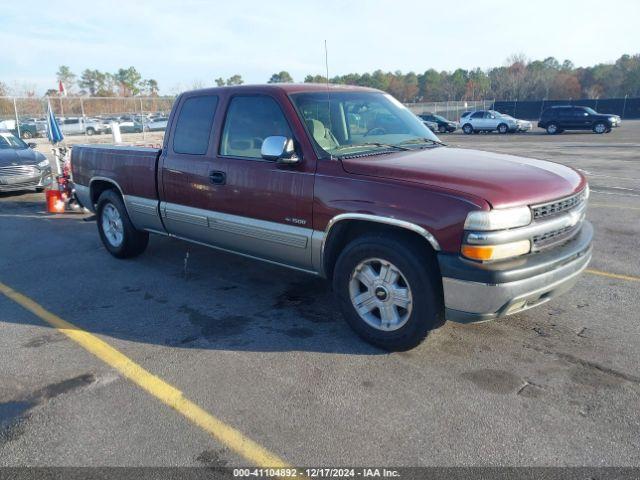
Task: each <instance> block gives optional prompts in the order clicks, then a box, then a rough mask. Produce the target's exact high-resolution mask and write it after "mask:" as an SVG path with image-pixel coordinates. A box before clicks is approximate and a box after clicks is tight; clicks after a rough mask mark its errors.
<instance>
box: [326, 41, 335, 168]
mask: <svg viewBox="0 0 640 480" xmlns="http://www.w3.org/2000/svg"><path fill="white" fill-rule="evenodd" d="M324 68H325V72H326V75H327V76H326V78H325V80H326V85H327V111H328V113H329V134H330V135H333V134H332V133H331V127H333V122H332V121H331V97H330V96H329V51H328V50H327V39H326V38H325V40H324ZM329 156H330V158H331V160H333V154H331V153H330V154H329Z"/></svg>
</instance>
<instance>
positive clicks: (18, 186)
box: [0, 180, 40, 192]
mask: <svg viewBox="0 0 640 480" xmlns="http://www.w3.org/2000/svg"><path fill="white" fill-rule="evenodd" d="M39 184H40V181H39V180H35V181H32V182H25V183H12V184H9V185H4V184H2V183H0V192H14V191H18V190H28V189H31V188H36V187H37V186H38V185H39Z"/></svg>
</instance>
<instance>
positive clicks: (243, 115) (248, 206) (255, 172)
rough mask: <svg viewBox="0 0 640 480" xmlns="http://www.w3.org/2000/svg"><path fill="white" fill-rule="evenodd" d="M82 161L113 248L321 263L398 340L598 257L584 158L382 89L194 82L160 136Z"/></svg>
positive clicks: (85, 189) (399, 345)
mask: <svg viewBox="0 0 640 480" xmlns="http://www.w3.org/2000/svg"><path fill="white" fill-rule="evenodd" d="M72 171H73V179H74V181H75V185H76V186H75V188H76V194H77V196H78V198H79V200H80V201H81V202H82V203H83V204H84V205H85V206H86V207H87V208H89V209H91V210H93V211H95V212H96V215H97V225H98V232H99V234H100V237H101V239H102V242H103V243H104V246H105V247H106V249H107V250H108V251H109V252H110V253H111V254H113V255H114V256H116V257H119V258H127V257H133V256H136V255H139V254H140V253H142V252H143V251H144V250H145V248H146V247H147V242H148V237H149V233H155V234H161V235H169V236H172V237H177V238H181V239H184V240H188V241H191V242H197V243H200V244H204V245H207V246H211V247H214V248H218V249H221V250H225V251H229V252H234V253H238V254H241V255H245V256H248V257H252V258H256V259H260V260H266V261H268V262H272V263H276V264H279V265H283V266H287V267H291V268H295V269H298V270H302V271H305V272H308V273H311V274H315V275H320V276H323V277H325V278H327V279H328V280H329V281H330V282H331V283H332V285H333V289H334V292H335V294H336V296H337V299H338V301H339V304H340V307H341V309H342V312H343V314H344V317H345V318H346V320H347V322H348V323H349V324H350V325H351V327H352V328H353V329H354V330H355V331H356V332H357V333H358V334H359V335H361V336H362V337H363V338H364V339H366V340H367V341H369V342H371V343H373V344H375V345H378V346H380V347H382V348H386V349H390V350H402V349H408V348H412V347H414V346H415V345H417V344H419V343H420V342H421V341H422V340H423V339H424V338H425V337H426V335H427V334H428V332H429V331H430V330H432V329H434V328H435V327H437V326H439V325H441V324H442V323H443V322H444V321H445V320H446V319H449V320H454V321H460V322H477V321H484V320H490V319H493V318H496V317H500V316H504V315H509V314H514V313H517V312H522V311H524V310H526V309H528V308H531V307H534V306H536V305H540V304H542V303H544V302H546V301H548V300H549V299H551V298H552V297H554V296H555V295H557V294H559V293H562V292H564V291H566V290H567V289H568V288H570V287H571V286H572V285H573V284H574V283H575V282H576V280H577V278H578V275H579V274H580V273H581V272H582V271H583V270H584V268H585V267H586V266H587V264H588V263H589V260H590V258H591V239H592V236H593V229H592V227H591V225H590V224H589V223H588V222H587V221H585V219H584V217H585V209H586V205H587V198H588V196H589V189H588V185H587V182H586V180H585V178H584V177H583V176H582V175H581V174H580V173H578V172H576V171H575V170H573V169H571V168H568V167H565V166H562V165H559V164H555V163H551V162H547V161H540V160H534V159H529V158H521V157H516V156H512V155H500V154H494V153H487V152H480V151H473V150H466V149H458V148H449V147H446V146H444V145H443V144H442V143H441V142H440V141H438V139H437V137H435V135H434V134H433V133H432V132H430V131H429V129H428V128H427V127H426V126H425V125H424V124H423V123H422V122H421V121H420V120H419V119H418V118H417V117H416V116H415V115H413V114H412V113H411V112H409V110H407V109H406V108H405V107H404V106H402V105H401V104H400V103H399V102H398V101H396V100H395V99H394V98H393V97H391V96H389V95H387V94H385V93H383V92H380V91H377V90H372V89H366V88H359V87H347V86H330V87H327V86H326V85H312V84H301V85H266V86H238V87H223V88H213V89H206V90H198V91H192V92H186V93H183V94H182V95H180V96H179V97H178V99H177V100H176V102H175V104H174V108H173V111H172V112H171V115H170V117H169V121H168V127H167V132H166V134H165V137H164V143H163V146H162V149H152V148H138V147H115V146H98V145H83V146H76V147H74V148H73V153H72Z"/></svg>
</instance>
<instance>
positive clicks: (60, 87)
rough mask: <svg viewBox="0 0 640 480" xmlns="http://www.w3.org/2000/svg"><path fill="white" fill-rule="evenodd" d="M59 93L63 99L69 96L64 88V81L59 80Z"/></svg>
mask: <svg viewBox="0 0 640 480" xmlns="http://www.w3.org/2000/svg"><path fill="white" fill-rule="evenodd" d="M58 93H60V96H61V97H66V96H67V89H66V88H64V83H62V80H58Z"/></svg>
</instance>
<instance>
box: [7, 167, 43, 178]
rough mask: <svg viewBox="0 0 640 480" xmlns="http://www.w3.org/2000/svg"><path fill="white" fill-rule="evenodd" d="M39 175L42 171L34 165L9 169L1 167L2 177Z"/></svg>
mask: <svg viewBox="0 0 640 480" xmlns="http://www.w3.org/2000/svg"><path fill="white" fill-rule="evenodd" d="M39 173H40V169H39V168H38V167H35V166H33V165H10V166H8V167H0V177H8V176H13V175H20V176H22V175H26V176H36V175H38V174H39Z"/></svg>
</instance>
